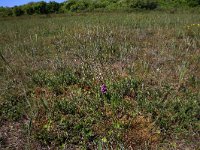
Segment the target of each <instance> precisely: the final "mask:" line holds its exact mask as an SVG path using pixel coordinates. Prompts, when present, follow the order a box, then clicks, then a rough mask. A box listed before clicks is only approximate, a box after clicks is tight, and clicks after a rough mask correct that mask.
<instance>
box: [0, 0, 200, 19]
mask: <svg viewBox="0 0 200 150" xmlns="http://www.w3.org/2000/svg"><path fill="white" fill-rule="evenodd" d="M198 6H200V0H168V1H166V0H67V1H65V2H63V3H57V2H54V1H51V2H49V3H46V2H44V1H41V2H31V3H28V4H25V5H22V6H15V7H13V8H8V7H0V16H20V15H23V14H27V15H33V14H49V13H65V12H87V11H94V10H95V11H100V10H109V11H113V10H135V9H145V10H154V9H166V8H167V9H171V8H178V7H198Z"/></svg>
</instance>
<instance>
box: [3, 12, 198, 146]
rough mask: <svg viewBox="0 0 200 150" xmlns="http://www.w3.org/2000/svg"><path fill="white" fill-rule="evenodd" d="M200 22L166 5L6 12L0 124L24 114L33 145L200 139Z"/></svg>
mask: <svg viewBox="0 0 200 150" xmlns="http://www.w3.org/2000/svg"><path fill="white" fill-rule="evenodd" d="M193 24H194V25H193ZM198 24H200V16H199V15H198V14H195V13H193V14H186V13H185V14H184V13H183V14H168V13H160V12H151V13H96V14H80V15H71V16H69V15H66V16H64V15H62V16H59V15H58V16H54V17H50V16H48V17H45V16H34V17H30V18H28V17H19V18H12V19H0V56H1V59H0V79H1V82H0V120H1V121H0V124H2V129H1V130H0V133H2V134H3V135H4V132H6V131H5V130H4V129H3V127H4V126H5V125H6V124H10V123H12V124H13V126H14V127H15V124H20V127H19V128H20V129H21V131H22V132H21V133H20V136H19V137H21V138H22V137H23V141H26V142H24V144H23V146H22V148H28V149H35V148H53V149H56V148H57V149H64V148H66V149H70V148H72V149H75V148H76V147H78V148H81V149H96V148H98V149H106V148H107V149H111V148H113V149H117V148H118V149H127V148H128V147H134V148H135V149H172V148H173V149H179V148H182V149H185V148H189V149H198V147H199V145H198V142H197V141H198V139H199V130H200V126H199V123H200V122H199V119H200V118H199V112H200V101H199V99H200V90H199V89H200V25H198ZM103 83H104V84H106V86H107V89H108V91H107V93H106V94H102V93H101V91H100V86H101V85H102V84H103ZM13 132H14V131H13ZM11 134H12V132H11ZM8 135H9V134H8ZM14 135H15V136H16V137H18V134H16V133H15V134H14ZM19 137H18V138H19ZM10 139H12V137H8V136H0V147H1V146H2V147H3V148H6V147H7V148H8V147H12V145H14V144H16V143H17V141H15V140H10ZM1 141H3V142H1ZM1 143H3V144H1ZM17 144H18V145H20V144H19V143H17Z"/></svg>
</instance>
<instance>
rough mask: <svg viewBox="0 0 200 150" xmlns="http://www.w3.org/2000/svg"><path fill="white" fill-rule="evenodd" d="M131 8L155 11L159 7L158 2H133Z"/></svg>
mask: <svg viewBox="0 0 200 150" xmlns="http://www.w3.org/2000/svg"><path fill="white" fill-rule="evenodd" d="M130 7H131V8H134V9H146V10H153V9H156V8H157V7H158V2H157V1H155V0H132V1H131V2H130Z"/></svg>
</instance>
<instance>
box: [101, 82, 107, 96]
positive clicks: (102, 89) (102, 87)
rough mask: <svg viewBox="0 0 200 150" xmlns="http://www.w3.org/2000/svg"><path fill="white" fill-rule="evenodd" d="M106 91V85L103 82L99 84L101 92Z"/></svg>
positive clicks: (104, 92)
mask: <svg viewBox="0 0 200 150" xmlns="http://www.w3.org/2000/svg"><path fill="white" fill-rule="evenodd" d="M106 92H107V87H106V85H105V84H103V85H102V86H101V93H103V94H106Z"/></svg>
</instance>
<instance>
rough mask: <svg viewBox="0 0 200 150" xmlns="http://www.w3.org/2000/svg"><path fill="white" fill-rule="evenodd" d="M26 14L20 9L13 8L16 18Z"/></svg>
mask: <svg viewBox="0 0 200 150" xmlns="http://www.w3.org/2000/svg"><path fill="white" fill-rule="evenodd" d="M23 14H24V11H23V10H22V9H21V8H20V7H14V8H13V15H14V16H21V15H23Z"/></svg>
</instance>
